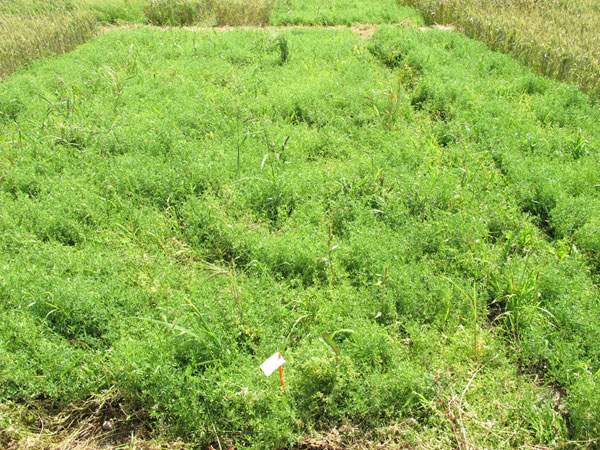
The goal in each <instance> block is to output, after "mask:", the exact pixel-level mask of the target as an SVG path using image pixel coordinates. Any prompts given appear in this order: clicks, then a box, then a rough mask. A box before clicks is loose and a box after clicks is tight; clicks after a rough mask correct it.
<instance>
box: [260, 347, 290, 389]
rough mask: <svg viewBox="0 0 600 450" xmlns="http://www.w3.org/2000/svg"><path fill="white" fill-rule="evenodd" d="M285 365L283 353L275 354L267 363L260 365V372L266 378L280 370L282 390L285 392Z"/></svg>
mask: <svg viewBox="0 0 600 450" xmlns="http://www.w3.org/2000/svg"><path fill="white" fill-rule="evenodd" d="M284 364H285V359H283V356H281V353H279V352H277V353H273V354H272V355H271V356H269V357H268V358H267V359H266V360H265V362H263V363H262V364H261V365H260V370H262V371H263V372H264V374H265V375H266V376H269V375H271V374H272V373H273V372H275V371H276V370H277V369H279V380H280V381H281V389H283V390H284V391H285V385H284V383H283V365H284Z"/></svg>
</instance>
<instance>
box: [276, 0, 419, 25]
mask: <svg viewBox="0 0 600 450" xmlns="http://www.w3.org/2000/svg"><path fill="white" fill-rule="evenodd" d="M422 22H423V19H422V18H421V16H420V14H418V13H417V12H416V11H415V10H414V9H413V8H408V7H402V6H399V4H398V2H397V1H396V0H370V1H355V0H278V1H277V2H276V4H275V8H274V10H273V14H272V17H271V24H272V25H288V24H291V25H352V24H355V23H359V24H380V23H405V24H421V23H422Z"/></svg>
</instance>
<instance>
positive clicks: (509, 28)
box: [399, 0, 600, 95]
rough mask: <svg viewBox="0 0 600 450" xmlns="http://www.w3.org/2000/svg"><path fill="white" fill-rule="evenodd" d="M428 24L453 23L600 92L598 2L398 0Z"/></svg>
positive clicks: (554, 74)
mask: <svg viewBox="0 0 600 450" xmlns="http://www.w3.org/2000/svg"><path fill="white" fill-rule="evenodd" d="M399 1H400V2H401V3H403V4H407V5H410V6H413V7H416V8H418V9H419V10H420V11H421V12H422V13H423V15H424V16H425V19H426V21H428V22H429V23H440V24H452V25H455V26H456V27H457V28H458V29H459V30H460V31H463V32H464V33H466V34H467V35H469V36H471V37H475V38H477V39H481V40H482V41H485V42H487V43H488V44H490V45H491V47H493V48H494V49H497V50H501V51H503V52H507V53H511V54H512V55H513V56H515V57H517V58H518V59H520V60H521V61H524V62H527V63H529V64H530V65H532V66H533V67H534V68H535V69H536V70H537V71H539V72H541V73H543V74H545V75H548V76H551V77H554V78H557V79H560V80H566V81H572V82H575V83H577V84H579V85H580V86H581V87H582V88H583V89H586V90H588V91H592V92H594V93H595V94H596V95H597V94H598V93H599V92H600V33H598V24H600V3H598V1H596V0H546V1H541V0H399Z"/></svg>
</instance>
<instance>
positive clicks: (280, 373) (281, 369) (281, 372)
mask: <svg viewBox="0 0 600 450" xmlns="http://www.w3.org/2000/svg"><path fill="white" fill-rule="evenodd" d="M279 357H280V358H281V353H279ZM279 381H281V389H282V390H283V392H285V384H284V382H283V366H279Z"/></svg>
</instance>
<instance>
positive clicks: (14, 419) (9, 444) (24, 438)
mask: <svg viewBox="0 0 600 450" xmlns="http://www.w3.org/2000/svg"><path fill="white" fill-rule="evenodd" d="M155 436H156V433H155V434H153V435H151V434H150V427H149V425H148V418H147V417H144V416H141V415H140V412H139V410H138V411H135V412H130V411H129V407H128V406H126V405H125V404H124V403H123V402H121V401H120V398H119V397H118V396H117V395H116V394H115V393H114V392H110V391H109V392H105V393H103V394H101V395H99V396H96V397H93V398H91V399H90V400H88V401H86V402H85V403H83V404H81V405H73V404H71V405H69V406H68V407H67V408H65V409H64V410H62V411H60V412H57V413H55V414H49V413H48V411H47V410H45V409H44V408H43V406H42V405H29V406H27V405H23V404H14V403H9V404H3V405H0V448H2V449H3V450H41V449H44V450H66V449H68V450H99V449H105V450H106V449H117V448H119V449H137V450H182V449H184V448H186V447H185V445H184V444H183V443H182V442H179V441H170V442H169V441H166V440H162V439H160V438H158V439H156V438H155Z"/></svg>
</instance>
